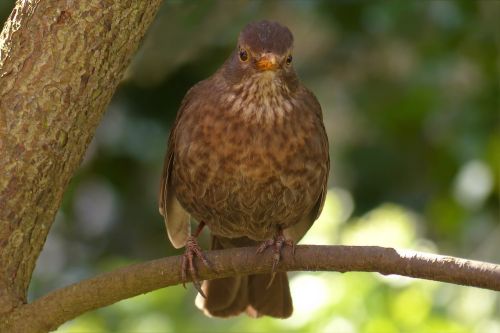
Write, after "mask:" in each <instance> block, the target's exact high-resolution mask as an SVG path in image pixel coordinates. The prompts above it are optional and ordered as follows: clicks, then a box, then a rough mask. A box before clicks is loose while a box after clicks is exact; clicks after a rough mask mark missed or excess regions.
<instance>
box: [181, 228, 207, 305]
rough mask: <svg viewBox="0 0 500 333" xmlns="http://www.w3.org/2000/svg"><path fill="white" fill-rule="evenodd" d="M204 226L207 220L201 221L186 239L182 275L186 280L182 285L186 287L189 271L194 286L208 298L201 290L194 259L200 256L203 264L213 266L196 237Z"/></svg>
mask: <svg viewBox="0 0 500 333" xmlns="http://www.w3.org/2000/svg"><path fill="white" fill-rule="evenodd" d="M204 226H205V222H201V223H200V224H199V225H198V228H196V231H195V232H194V233H193V235H192V236H189V237H188V239H187V240H186V250H185V252H184V255H183V256H182V264H181V276H182V281H184V282H183V283H182V285H183V286H184V287H186V284H185V281H186V280H187V272H188V271H189V273H190V275H191V279H192V280H193V284H194V287H195V288H196V290H198V292H199V293H200V295H202V296H203V297H205V298H206V296H205V294H204V293H203V291H202V290H201V284H200V282H199V280H198V274H197V269H196V266H195V265H194V259H195V258H196V257H198V258H200V260H201V262H202V263H203V265H205V266H206V267H208V268H211V266H210V263H209V262H208V260H207V258H206V257H205V254H204V253H203V251H202V250H201V248H200V246H199V245H198V242H197V241H196V237H198V235H199V234H200V232H201V230H203V227H204Z"/></svg>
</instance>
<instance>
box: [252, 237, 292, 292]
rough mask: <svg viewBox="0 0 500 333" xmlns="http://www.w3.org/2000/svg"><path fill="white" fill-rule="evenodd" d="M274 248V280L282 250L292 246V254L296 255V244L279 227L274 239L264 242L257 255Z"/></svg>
mask: <svg viewBox="0 0 500 333" xmlns="http://www.w3.org/2000/svg"><path fill="white" fill-rule="evenodd" d="M271 246H273V247H274V249H273V253H274V254H273V270H272V272H273V279H274V273H276V267H277V266H278V264H279V262H280V259H281V250H282V249H283V247H284V246H291V247H292V254H293V255H295V243H294V241H293V240H291V239H286V238H285V235H283V229H281V227H278V230H277V232H276V234H275V235H274V237H273V238H272V239H268V240H266V241H264V242H263V243H262V244H260V246H259V247H258V248H257V253H262V252H264V251H265V250H266V249H267V248H268V247H271ZM273 279H271V281H270V282H269V285H271V282H272V281H273Z"/></svg>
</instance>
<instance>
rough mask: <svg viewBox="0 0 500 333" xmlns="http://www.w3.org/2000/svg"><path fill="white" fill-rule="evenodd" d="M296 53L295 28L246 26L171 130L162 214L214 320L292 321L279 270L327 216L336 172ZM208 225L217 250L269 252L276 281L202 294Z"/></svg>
mask: <svg viewBox="0 0 500 333" xmlns="http://www.w3.org/2000/svg"><path fill="white" fill-rule="evenodd" d="M293 47H294V38H293V35H292V33H291V31H290V29H289V28H288V27H286V26H284V25H282V24H280V23H278V22H275V21H269V20H262V21H256V22H251V23H249V24H247V25H246V26H245V27H244V28H243V29H242V30H241V32H240V34H239V37H238V41H237V45H236V47H235V48H234V50H233V51H232V52H231V54H230V56H229V57H228V58H227V60H226V61H225V62H224V63H223V64H222V66H221V67H220V68H219V69H218V70H216V71H215V73H214V74H213V75H211V76H210V77H208V78H207V79H205V80H202V81H200V82H198V83H197V84H195V85H194V86H193V87H192V88H191V89H189V90H188V92H187V93H186V95H185V96H184V98H183V100H182V102H181V105H180V108H179V110H178V112H177V116H176V119H175V121H174V124H173V126H172V128H171V131H170V135H169V139H168V144H167V153H166V154H165V159H164V166H163V171H162V175H161V181H160V183H161V184H160V193H159V210H160V213H161V215H162V216H163V217H164V221H165V225H166V229H167V233H168V237H169V239H170V242H171V243H172V245H173V246H174V247H175V248H182V247H185V253H184V255H183V260H182V267H181V269H182V274H183V280H185V279H186V274H188V273H190V274H191V277H192V280H193V281H194V282H195V286H197V289H198V291H199V294H198V297H197V299H196V305H197V306H198V307H199V308H200V309H201V310H202V311H203V312H204V313H205V314H206V315H208V316H215V317H230V316H236V315H239V314H241V313H246V314H247V315H249V316H250V317H254V318H257V317H261V316H270V317H275V318H287V317H289V316H291V315H292V312H293V305H292V298H291V294H290V288H289V282H288V277H287V274H286V272H276V271H275V268H276V265H277V264H278V263H279V260H280V253H281V250H282V248H283V247H285V246H288V245H291V246H292V247H294V245H295V243H296V242H298V241H299V240H300V239H301V238H302V237H303V236H304V234H305V233H306V232H307V231H308V229H309V228H310V227H311V226H312V224H313V223H314V221H315V220H316V219H317V218H318V216H319V214H320V213H321V210H322V208H323V205H324V202H325V196H326V193H327V181H328V174H329V170H330V157H329V144H328V137H327V134H326V130H325V127H324V123H323V114H322V109H321V106H320V103H319V102H318V100H317V98H316V97H315V95H314V94H313V93H312V92H311V91H310V90H309V89H307V88H306V87H305V86H304V85H303V84H302V83H301V82H300V80H299V78H298V76H297V74H296V72H295V69H294V66H293V55H292V53H293ZM191 218H193V219H194V220H195V221H196V222H198V227H197V229H196V231H195V232H194V233H191ZM204 226H206V227H208V229H209V231H210V233H211V238H212V245H211V248H212V249H227V248H233V247H244V246H257V253H262V252H264V251H266V249H268V248H271V249H272V251H274V256H273V258H274V259H273V272H272V273H270V274H255V275H247V276H235V277H229V278H222V279H215V280H211V281H204V282H203V284H202V285H201V288H200V285H197V284H196V283H197V276H196V267H195V265H194V262H195V258H199V259H200V260H201V262H202V263H203V264H205V265H207V266H209V267H210V265H211V264H210V263H209V262H208V260H207V259H206V257H205V255H204V253H203V251H202V249H201V248H200V246H199V245H198V243H197V241H196V237H197V236H198V234H199V233H200V232H201V229H203V227H204ZM256 255H257V254H256Z"/></svg>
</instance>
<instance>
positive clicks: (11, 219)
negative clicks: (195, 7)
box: [0, 0, 161, 332]
mask: <svg viewBox="0 0 500 333" xmlns="http://www.w3.org/2000/svg"><path fill="white" fill-rule="evenodd" d="M160 3H161V1H160V0H151V1H135V0H120V1H103V0H79V1H67V0H32V1H18V3H17V5H16V7H15V8H14V10H13V11H12V13H11V15H10V17H9V18H8V20H7V22H6V24H5V26H4V28H3V31H2V33H1V35H0V331H2V332H3V331H4V330H2V324H5V323H6V322H7V320H8V316H9V313H10V312H11V311H12V310H13V309H14V308H16V307H20V306H23V304H25V303H26V302H27V299H26V294H27V289H28V285H29V283H30V279H31V274H32V272H33V269H34V266H35V262H36V260H37V257H38V255H39V253H40V251H41V249H42V247H43V244H44V242H45V239H46V237H47V233H48V231H49V230H50V226H51V224H52V222H53V220H54V216H55V214H56V212H57V209H58V208H59V206H60V203H61V200H62V196H63V193H64V190H65V188H66V186H67V185H68V182H69V181H70V179H71V177H72V175H73V173H74V172H75V170H76V169H77V168H78V166H79V165H80V162H81V161H82V158H83V156H84V153H85V150H86V148H87V146H88V144H89V142H90V141H91V139H92V136H93V135H94V132H95V129H96V126H97V124H98V123H99V120H100V119H101V116H102V114H103V112H104V110H105V108H106V106H107V104H108V103H109V101H110V99H111V96H112V95H113V92H114V91H115V89H116V87H117V85H118V83H119V82H120V79H121V78H122V76H123V73H124V71H125V69H126V67H127V65H128V63H129V62H130V59H131V57H132V55H133V54H134V52H135V50H136V49H137V47H138V45H139V42H140V40H141V38H142V37H143V35H144V33H145V31H146V29H147V27H148V26H149V24H150V23H151V22H152V20H153V17H154V16H155V14H156V12H157V10H158V7H159V5H160ZM27 322H28V323H29V320H28V321H27ZM27 328H30V327H27ZM37 330H42V331H43V330H44V329H43V328H40V327H31V328H30V329H29V331H30V332H31V331H37Z"/></svg>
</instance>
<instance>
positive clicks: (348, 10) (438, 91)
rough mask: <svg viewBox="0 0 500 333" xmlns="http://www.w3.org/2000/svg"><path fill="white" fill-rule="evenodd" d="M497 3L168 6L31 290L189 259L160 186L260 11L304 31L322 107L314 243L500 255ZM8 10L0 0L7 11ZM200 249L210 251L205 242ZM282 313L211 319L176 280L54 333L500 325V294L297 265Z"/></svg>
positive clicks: (304, 54)
mask: <svg viewBox="0 0 500 333" xmlns="http://www.w3.org/2000/svg"><path fill="white" fill-rule="evenodd" d="M499 4H500V2H498V1H494V0H485V1H348V0H343V1H265V2H264V1H229V0H227V1H203V2H202V1H200V2H198V1H166V2H165V3H164V4H163V6H162V8H161V10H160V13H159V14H158V16H157V18H156V21H155V22H154V23H153V25H152V26H151V28H150V30H149V33H148V35H147V36H146V38H145V40H144V42H143V44H142V46H141V48H140V50H139V52H138V53H137V54H136V56H135V58H134V60H133V62H132V64H131V66H130V68H129V69H128V71H127V74H126V76H125V78H124V80H123V83H122V84H121V85H120V88H119V89H118V91H117V92H116V94H115V96H114V98H113V101H112V103H111V104H110V106H109V108H108V110H107V112H106V114H105V116H104V118H103V120H102V123H101V124H100V126H99V128H98V130H97V133H96V136H95V138H94V140H93V142H92V144H91V145H90V147H89V149H88V152H87V155H86V158H85V160H84V162H83V164H82V166H81V168H80V170H79V171H78V172H77V174H76V175H75V177H74V178H73V180H72V181H71V183H70V185H69V188H68V190H67V192H66V195H65V197H64V204H63V206H62V208H61V209H60V211H59V213H58V215H57V217H56V221H55V223H54V225H53V227H52V230H51V232H50V234H49V237H48V240H47V243H46V244H45V248H44V250H43V252H42V254H41V256H40V258H39V261H38V264H37V268H36V270H35V273H34V277H33V282H32V285H31V288H30V299H34V298H36V297H39V296H40V295H43V294H45V293H47V292H48V291H50V290H53V289H55V288H58V287H61V286H64V285H67V284H69V283H72V282H76V281H79V280H81V279H84V278H87V277H91V276H94V275H96V274H99V273H101V272H106V271H109V270H112V269H113V268H116V267H121V266H124V265H127V264H130V263H135V262H141V261H145V260H150V259H153V258H158V257H162V256H167V255H174V254H179V253H181V251H179V250H174V249H173V248H172V247H171V246H170V244H169V242H168V239H167V237H166V235H165V232H164V226H163V221H162V219H161V217H160V215H159V214H158V209H157V192H158V187H159V178H160V172H161V166H162V161H163V154H164V152H165V148H166V144H165V143H166V138H167V136H168V132H169V129H170V126H171V124H172V121H173V119H174V117H175V114H176V111H177V108H178V106H179V104H180V101H181V100H182V97H183V95H184V94H185V92H186V91H187V90H188V89H189V87H190V86H192V85H193V84H195V83H196V82H197V81H199V80H202V79H204V78H206V77H207V76H209V75H211V74H212V73H213V72H214V71H215V70H216V69H217V68H218V67H219V66H220V65H221V64H222V63H223V61H224V60H225V58H226V57H227V56H228V55H229V53H230V52H231V50H232V49H233V48H234V47H235V42H236V39H237V35H238V32H239V31H240V30H241V28H242V27H243V26H244V25H245V24H246V23H248V22H249V21H253V20H258V19H262V18H267V19H273V20H278V21H280V22H282V23H283V24H286V25H287V26H289V27H290V29H291V30H292V32H293V33H294V35H295V52H294V64H295V68H296V70H297V72H298V73H299V75H300V77H301V79H302V81H303V82H304V84H306V85H307V86H308V87H309V88H310V89H311V90H313V91H314V92H315V94H316V95H317V97H318V99H319V101H320V102H321V105H322V107H323V113H324V119H325V125H326V128H327V131H328V135H329V139H330V146H331V148H330V155H331V159H332V171H331V174H330V181H329V192H328V197H327V201H326V205H325V209H324V212H323V214H322V216H321V217H320V219H319V220H318V221H317V222H316V223H315V225H314V227H313V228H312V229H311V231H310V232H309V233H308V235H307V236H306V237H305V238H304V240H303V241H302V243H314V244H357V245H373V244H375V245H382V246H393V247H398V248H406V249H414V250H422V251H428V252H435V253H441V254H447V255H453V256H460V257H466V258H470V259H477V260H483V261H490V262H496V263H499V262H500V246H499V244H500V214H499V209H500V208H499V202H500V201H499V179H500V125H499V123H500V112H499V77H500V75H499V74H500V70H499V67H500V58H499V53H498V47H499V38H500V37H499V36H500V34H499V30H500V29H499V27H500V25H499V23H498V22H499V17H500V11H499V8H500V7H499ZM12 6H13V2H12V1H5V0H2V1H1V2H0V19H1V20H2V22H3V20H5V18H6V17H7V16H8V14H9V12H10V10H11V9H12ZM201 244H202V246H203V247H205V248H208V237H207V234H203V236H202V237H201ZM290 278H291V288H292V294H293V298H294V304H295V312H294V315H293V316H292V317H291V318H290V319H287V320H274V319H269V318H264V319H259V320H252V319H249V318H247V317H245V316H240V317H236V318H232V319H229V320H221V319H208V318H206V317H204V316H203V315H202V314H201V313H200V312H199V311H198V310H197V309H196V308H195V307H194V305H193V300H194V297H195V292H194V288H192V286H189V287H188V289H187V290H184V289H183V288H182V287H180V286H176V287H171V288H167V289H163V290H159V291H156V292H152V293H149V294H147V295H143V296H139V297H135V298H132V299H129V300H125V301H122V302H119V303H117V304H114V305H112V306H109V307H106V308H103V309H100V310H97V311H94V312H91V313H88V314H85V315H83V316H81V317H79V318H77V319H75V320H73V321H71V322H69V323H67V324H65V325H63V326H62V327H61V328H60V329H59V330H58V332H110V331H113V332H201V331H203V332H223V331H227V332H264V331H287V332H293V331H300V332H304V331H310V332H339V333H351V332H352V333H354V332H366V333H385V332H387V333H391V332H436V333H437V332H440V333H441V332H477V333H482V332H488V333H499V332H500V319H499V318H500V297H499V293H496V292H493V291H486V290H481V289H476V288H466V287H461V286H455V285H450V284H444V283H436V282H429V281H422V280H413V279H409V278H403V277H395V276H388V277H384V276H381V275H378V274H370V273H345V274H340V273H336V272H329V273H293V274H290Z"/></svg>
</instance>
